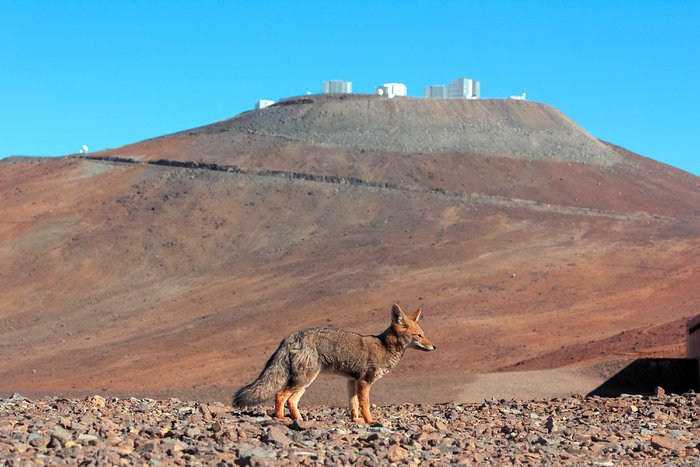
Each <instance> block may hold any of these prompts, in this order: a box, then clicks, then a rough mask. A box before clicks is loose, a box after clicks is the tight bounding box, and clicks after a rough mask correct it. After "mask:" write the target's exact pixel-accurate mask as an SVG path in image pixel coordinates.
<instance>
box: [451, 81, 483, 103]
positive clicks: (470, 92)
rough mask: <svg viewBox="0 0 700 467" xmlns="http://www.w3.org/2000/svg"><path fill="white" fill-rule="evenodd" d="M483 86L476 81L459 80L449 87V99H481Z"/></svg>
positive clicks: (452, 82)
mask: <svg viewBox="0 0 700 467" xmlns="http://www.w3.org/2000/svg"><path fill="white" fill-rule="evenodd" d="M480 88H481V84H480V83H479V81H477V80H475V79H469V78H457V79H453V80H452V81H450V84H449V86H447V98H448V99H479V97H480V96H481V91H480Z"/></svg>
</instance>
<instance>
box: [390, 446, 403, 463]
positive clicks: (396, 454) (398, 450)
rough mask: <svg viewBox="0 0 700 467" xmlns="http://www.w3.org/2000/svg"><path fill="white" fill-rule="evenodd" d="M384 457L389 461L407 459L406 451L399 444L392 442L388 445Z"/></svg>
mask: <svg viewBox="0 0 700 467" xmlns="http://www.w3.org/2000/svg"><path fill="white" fill-rule="evenodd" d="M386 458H387V459H388V460H389V462H396V463H398V462H404V461H406V460H407V459H408V451H406V450H405V449H404V448H402V447H401V446H398V445H396V444H392V445H391V446H389V449H388V451H387V456H386Z"/></svg>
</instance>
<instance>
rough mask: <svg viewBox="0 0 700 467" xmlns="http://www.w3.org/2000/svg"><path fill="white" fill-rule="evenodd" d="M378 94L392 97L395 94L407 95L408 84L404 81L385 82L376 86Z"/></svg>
mask: <svg viewBox="0 0 700 467" xmlns="http://www.w3.org/2000/svg"><path fill="white" fill-rule="evenodd" d="M376 92H377V94H379V95H380V96H386V97H389V98H392V97H394V96H405V95H407V91H406V85H405V84H403V83H384V84H382V85H381V86H377V88H376Z"/></svg>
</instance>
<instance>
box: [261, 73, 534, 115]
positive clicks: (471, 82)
mask: <svg viewBox="0 0 700 467" xmlns="http://www.w3.org/2000/svg"><path fill="white" fill-rule="evenodd" d="M374 91H375V94H377V95H379V96H384V97H388V98H394V97H399V96H401V97H405V96H408V89H407V87H406V85H405V84H404V83H384V84H381V85H379V86H376V87H375V89H374ZM307 94H310V92H307ZM323 94H352V81H345V80H329V81H324V82H323ZM423 98H425V99H470V100H471V99H481V83H480V82H479V80H476V79H471V78H456V79H453V80H452V81H450V82H449V83H448V84H447V85H444V84H433V85H431V86H425V87H424V88H423ZM509 98H510V99H517V100H525V92H523V93H522V95H519V96H510V97H509ZM274 103H275V101H273V100H268V99H260V100H259V101H258V102H257V103H256V104H255V109H256V110H259V109H264V108H265V107H269V106H271V105H273V104H274Z"/></svg>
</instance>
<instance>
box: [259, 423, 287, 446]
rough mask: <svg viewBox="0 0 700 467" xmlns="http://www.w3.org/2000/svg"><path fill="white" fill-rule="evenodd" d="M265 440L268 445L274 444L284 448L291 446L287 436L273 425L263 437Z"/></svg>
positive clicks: (282, 430)
mask: <svg viewBox="0 0 700 467" xmlns="http://www.w3.org/2000/svg"><path fill="white" fill-rule="evenodd" d="M265 440H266V441H267V442H268V443H275V444H278V445H280V446H284V447H286V446H289V445H290V444H292V440H291V439H290V438H289V437H288V436H287V434H286V433H285V430H284V429H282V428H281V427H279V426H275V425H273V426H271V427H270V428H269V429H268V431H267V434H266V435H265Z"/></svg>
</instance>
